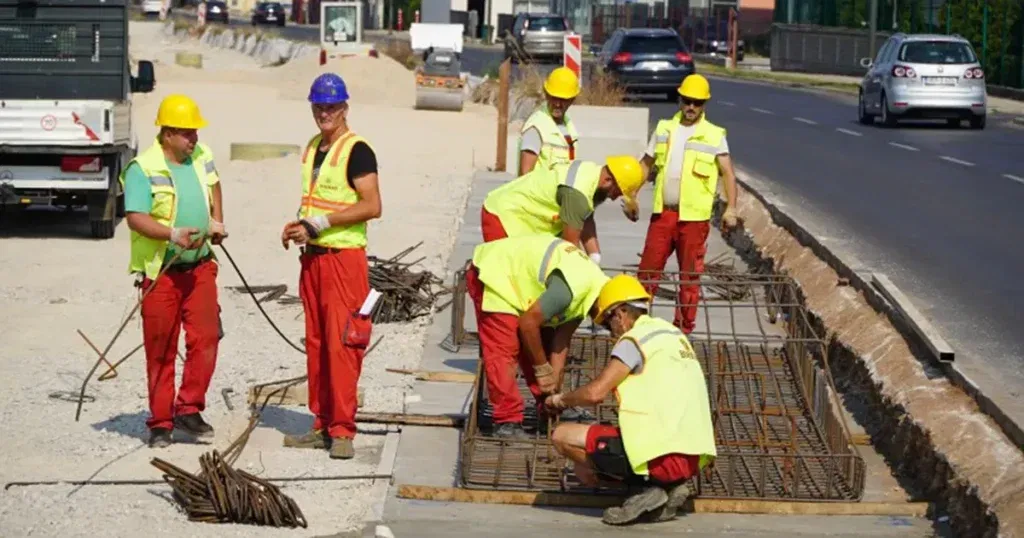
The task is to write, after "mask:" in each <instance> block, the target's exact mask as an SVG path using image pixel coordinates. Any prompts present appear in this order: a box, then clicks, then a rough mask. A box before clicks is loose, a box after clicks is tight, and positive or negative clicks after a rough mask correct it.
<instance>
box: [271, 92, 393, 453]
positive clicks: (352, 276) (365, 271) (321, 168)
mask: <svg viewBox="0 0 1024 538" xmlns="http://www.w3.org/2000/svg"><path fill="white" fill-rule="evenodd" d="M348 98H349V95H348V90H347V89H346V87H345V82H344V81H343V80H342V78H341V77H339V76H338V75H336V74H334V73H325V74H323V75H320V76H319V77H317V78H316V80H314V81H313V84H312V86H311V87H310V90H309V102H310V107H311V108H312V111H313V120H314V121H315V122H316V125H317V127H319V129H320V132H319V133H318V134H317V135H315V136H314V137H313V138H312V139H310V141H309V144H308V145H307V146H306V149H305V152H304V153H303V155H302V203H301V206H300V207H299V211H298V220H295V221H291V222H288V223H287V224H285V226H284V230H283V231H282V232H281V243H282V245H283V246H284V248H286V249H287V248H288V243H289V242H292V243H295V244H297V245H303V246H302V247H301V251H302V255H301V256H300V260H301V262H302V270H301V274H300V283H299V290H300V295H301V297H302V308H303V310H304V311H305V315H306V370H307V374H308V376H309V379H308V387H309V410H310V412H311V413H312V414H313V416H314V419H313V426H312V429H311V430H310V431H308V432H306V433H304V434H301V435H286V436H285V438H284V446H286V447H293V448H317V449H323V448H329V450H330V457H331V458H337V459H350V458H352V457H354V456H355V449H354V447H353V446H352V439H353V438H355V434H356V424H355V417H356V406H357V385H358V382H359V375H360V372H361V371H362V364H363V354H364V353H365V351H366V346H367V344H368V343H369V341H370V332H371V329H372V326H371V322H370V318H369V315H368V313H366V312H361V311H360V310H361V306H362V305H363V302H364V301H365V300H366V298H367V296H368V295H369V292H370V282H369V265H368V263H367V260H366V223H367V221H369V220H371V219H375V218H379V217H380V214H381V200H380V190H379V188H378V180H377V157H376V155H375V154H374V151H373V148H371V147H370V144H369V142H367V141H366V139H365V138H363V137H361V136H359V135H357V134H355V133H354V132H352V131H351V130H350V129H349V125H348V121H347V117H348V110H349V106H348Z"/></svg>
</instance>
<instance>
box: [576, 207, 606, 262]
mask: <svg viewBox="0 0 1024 538" xmlns="http://www.w3.org/2000/svg"><path fill="white" fill-rule="evenodd" d="M580 239H581V240H582V241H583V250H585V251H586V253H587V254H593V253H595V252H601V244H600V243H599V242H598V241H597V223H596V222H594V214H593V213H591V214H590V216H589V217H587V220H586V221H585V222H584V223H583V235H582V236H580Z"/></svg>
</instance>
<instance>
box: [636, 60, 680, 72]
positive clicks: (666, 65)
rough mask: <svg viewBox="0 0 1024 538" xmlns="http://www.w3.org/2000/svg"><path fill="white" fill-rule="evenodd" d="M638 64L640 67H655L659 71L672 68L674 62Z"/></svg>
mask: <svg viewBox="0 0 1024 538" xmlns="http://www.w3.org/2000/svg"><path fill="white" fill-rule="evenodd" d="M636 66H637V68H638V69H653V70H655V71H657V70H659V69H670V68H671V67H672V64H670V63H668V62H640V63H638V64H636Z"/></svg>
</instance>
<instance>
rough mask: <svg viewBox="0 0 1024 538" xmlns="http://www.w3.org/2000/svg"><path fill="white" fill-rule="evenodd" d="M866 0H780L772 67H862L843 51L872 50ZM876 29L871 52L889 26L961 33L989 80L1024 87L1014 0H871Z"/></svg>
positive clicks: (1022, 44) (844, 70)
mask: <svg viewBox="0 0 1024 538" xmlns="http://www.w3.org/2000/svg"><path fill="white" fill-rule="evenodd" d="M870 4H871V2H870V0H780V1H779V2H777V3H776V7H775V14H774V22H775V23H776V24H773V25H772V30H771V41H770V44H769V48H770V54H771V59H772V69H786V70H793V71H806V72H817V73H834V74H848V75H862V74H863V73H864V72H865V71H866V70H865V69H864V68H863V67H860V66H859V64H857V65H856V68H855V69H851V68H850V67H849V65H850V64H849V58H850V56H851V55H852V54H854V52H855V51H856V53H857V54H859V55H860V56H861V57H872V54H871V51H870V49H869V47H868V34H869V26H868V21H869V20H870V18H871V15H870V10H871V5H870ZM875 29H876V31H877V34H876V35H877V40H876V46H875V48H874V51H875V52H877V51H878V50H879V48H881V45H882V44H883V43H884V42H885V40H886V39H887V38H888V37H889V36H890V35H892V34H893V33H896V32H903V33H908V34H915V33H916V34H920V33H930V34H945V35H953V34H956V35H960V36H962V37H964V38H966V39H968V40H969V41H970V42H971V44H972V45H973V46H974V49H975V51H976V52H977V54H978V57H979V60H980V62H981V64H982V67H983V69H984V70H985V76H986V78H987V79H988V83H989V84H990V85H995V86H1004V87H1009V88H1018V89H1019V88H1024V7H1022V3H1021V2H1020V0H987V1H983V0H904V1H902V2H878V5H877V12H876V17H875ZM857 60H858V61H859V58H858V59H857ZM776 65H778V66H779V67H776ZM782 66H786V67H782Z"/></svg>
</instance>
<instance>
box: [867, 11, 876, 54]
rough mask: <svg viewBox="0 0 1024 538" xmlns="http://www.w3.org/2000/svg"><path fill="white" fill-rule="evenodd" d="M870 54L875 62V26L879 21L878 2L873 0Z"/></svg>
mask: <svg viewBox="0 0 1024 538" xmlns="http://www.w3.org/2000/svg"><path fill="white" fill-rule="evenodd" d="M868 19H869V20H868V52H869V53H870V54H869V56H870V58H871V61H874V60H875V26H877V19H878V0H871V9H869V10H868Z"/></svg>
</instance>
